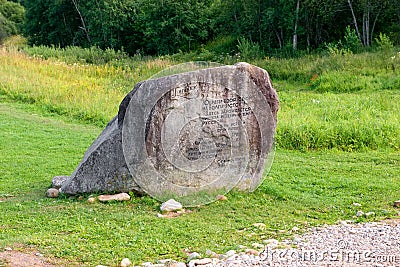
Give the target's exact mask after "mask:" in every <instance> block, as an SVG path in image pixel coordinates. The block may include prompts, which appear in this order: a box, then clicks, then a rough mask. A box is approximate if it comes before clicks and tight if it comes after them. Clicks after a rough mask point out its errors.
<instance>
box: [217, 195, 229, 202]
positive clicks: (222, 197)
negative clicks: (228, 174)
mask: <svg viewBox="0 0 400 267" xmlns="http://www.w3.org/2000/svg"><path fill="white" fill-rule="evenodd" d="M217 200H219V201H227V200H228V198H227V197H226V196H224V195H218V196H217Z"/></svg>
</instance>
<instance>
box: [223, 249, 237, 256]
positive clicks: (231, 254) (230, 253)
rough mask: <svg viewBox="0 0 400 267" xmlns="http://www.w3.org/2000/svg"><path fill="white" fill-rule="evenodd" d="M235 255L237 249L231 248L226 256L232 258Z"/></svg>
mask: <svg viewBox="0 0 400 267" xmlns="http://www.w3.org/2000/svg"><path fill="white" fill-rule="evenodd" d="M235 255H236V251H235V250H229V251H228V252H226V253H225V256H226V257H227V258H230V257H232V256H235Z"/></svg>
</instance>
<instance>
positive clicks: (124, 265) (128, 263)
mask: <svg viewBox="0 0 400 267" xmlns="http://www.w3.org/2000/svg"><path fill="white" fill-rule="evenodd" d="M131 265H132V262H131V261H130V260H129V259H128V258H125V259H123V260H122V261H121V264H120V265H119V266H121V267H128V266H131Z"/></svg>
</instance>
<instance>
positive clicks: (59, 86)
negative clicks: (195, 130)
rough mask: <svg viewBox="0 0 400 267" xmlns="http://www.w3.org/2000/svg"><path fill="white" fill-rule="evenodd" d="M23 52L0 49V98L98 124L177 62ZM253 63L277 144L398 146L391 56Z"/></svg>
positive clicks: (397, 62)
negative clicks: (275, 97) (272, 105)
mask: <svg viewBox="0 0 400 267" xmlns="http://www.w3.org/2000/svg"><path fill="white" fill-rule="evenodd" d="M26 50H27V51H28V52H29V53H30V56H29V55H27V54H26V53H22V52H20V51H18V50H17V49H10V48H3V49H2V50H0V73H1V74H2V75H0V95H3V96H5V97H7V98H9V99H14V100H16V101H22V102H27V103H35V105H36V106H39V107H41V109H42V110H44V111H48V112H53V113H58V114H61V115H65V116H68V117H72V118H75V119H78V120H80V121H83V122H87V123H91V124H95V125H99V126H104V125H105V124H106V123H107V122H108V121H109V120H110V119H111V118H112V117H113V116H115V114H116V113H117V109H118V105H119V103H120V102H121V100H122V99H123V97H124V96H125V95H126V93H127V92H129V91H130V90H131V89H132V88H133V86H134V85H135V84H136V83H137V82H139V81H141V80H145V79H147V78H149V77H151V76H152V75H154V74H155V73H157V72H158V71H160V70H161V69H163V68H165V67H168V66H170V65H173V64H174V62H178V61H177V60H170V59H160V58H146V59H143V58H131V59H128V58H124V57H122V58H119V57H118V56H116V59H115V60H113V61H112V60H110V59H108V61H107V63H106V64H100V65H96V64H86V63H85V64H81V63H79V64H78V63H71V62H72V61H73V60H78V62H81V61H82V60H79V58H72V59H71V55H79V54H80V53H79V52H78V51H83V52H81V53H82V54H83V55H82V56H81V58H83V59H85V58H86V57H88V56H87V54H89V55H91V53H95V52H96V53H100V52H99V51H97V50H93V51H94V52H93V51H92V50H91V49H86V50H82V49H81V50H77V49H76V48H74V49H72V48H70V50H72V51H70V50H68V49H64V50H62V51H59V50H56V49H54V48H50V49H48V50H46V49H45V48H44V47H39V48H37V49H33V48H26ZM40 51H46V53H44V54H46V56H45V58H47V60H44V59H42V58H41V57H40V56H38V54H35V53H39V52H40ZM109 53H111V52H104V54H105V55H106V56H103V57H104V58H110V57H111V56H110V55H109ZM116 55H118V54H116ZM99 57H100V58H102V56H101V55H99ZM63 59H65V60H66V61H67V62H70V63H69V64H67V63H65V62H64V61H62V60H63ZM386 59H387V60H386ZM385 60H386V61H388V62H386V61H385ZM83 61H85V62H86V61H87V60H86V59H85V60H83ZM254 63H255V64H257V65H259V66H261V67H264V68H265V69H267V70H268V71H269V72H270V74H271V77H272V78H273V82H274V85H275V87H276V88H277V90H278V92H279V96H280V99H281V102H282V105H281V110H280V112H279V114H278V116H279V121H280V123H279V126H278V132H277V145H278V147H280V148H283V149H298V150H324V149H332V148H335V149H339V150H344V151H354V150H356V151H362V150H365V149H377V148H388V149H399V144H400V122H399V120H400V118H399V116H398V115H397V114H398V112H399V110H400V101H399V100H400V93H399V89H400V80H399V79H400V78H399V77H400V67H397V66H400V54H398V53H397V52H395V51H393V52H392V53H389V54H388V53H387V52H385V51H383V52H376V53H363V54H356V55H335V56H315V55H314V56H305V57H303V58H299V59H276V58H275V59H274V58H267V59H264V60H260V59H258V60H255V62H254ZM388 64H389V65H391V66H392V67H388V66H389V65H388ZM343 88H344V89H343Z"/></svg>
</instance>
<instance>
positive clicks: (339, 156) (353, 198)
mask: <svg viewBox="0 0 400 267" xmlns="http://www.w3.org/2000/svg"><path fill="white" fill-rule="evenodd" d="M37 111H38V110H37V108H36V107H35V106H32V105H27V104H16V103H11V102H8V101H4V99H3V101H2V103H1V104H0V126H1V139H2V143H1V147H0V148H1V151H0V153H1V155H2V157H0V160H1V166H2V167H1V175H0V177H1V178H0V198H1V201H2V202H0V205H1V209H2V212H1V213H0V222H1V223H0V247H5V246H13V244H23V245H24V246H25V247H35V248H36V249H38V250H39V251H40V252H41V253H43V254H44V255H45V256H50V257H54V258H61V259H62V261H65V262H68V265H69V266H95V265H97V264H105V265H110V266H117V263H118V262H119V261H120V260H121V259H122V258H124V257H128V258H130V259H131V260H133V261H134V262H135V263H138V264H139V263H141V262H145V261H153V262H155V261H156V260H157V259H163V258H174V259H178V260H179V259H181V260H186V258H187V255H186V254H185V252H184V251H185V250H187V251H197V252H199V253H201V254H203V255H205V252H206V250H207V249H211V250H213V251H215V252H220V253H222V252H226V251H227V250H230V249H237V246H238V245H246V246H249V247H251V244H252V243H254V242H262V240H263V239H268V238H278V239H282V238H287V237H290V236H291V235H292V232H291V229H292V228H293V227H294V226H296V227H299V228H300V229H301V231H302V230H305V229H306V228H308V227H311V226H315V225H321V224H325V223H329V224H332V223H335V222H337V221H338V220H346V219H350V220H356V221H364V220H367V219H366V218H363V217H359V218H354V215H355V214H356V212H357V211H358V210H359V209H361V210H363V211H365V212H369V211H373V212H375V216H374V217H373V218H369V219H374V220H378V219H383V218H387V217H393V216H396V214H397V212H398V210H396V209H394V208H393V207H392V203H393V201H394V200H397V198H398V190H397V188H399V186H400V180H399V179H398V173H400V164H399V153H398V152H397V151H370V152H368V153H361V152H357V153H346V152H340V151H324V152H321V151H320V152H318V151H315V152H307V153H303V152H299V151H293V150H292V151H288V150H281V149H278V150H277V151H276V155H275V162H274V165H273V167H272V170H271V172H270V174H269V175H268V177H266V178H265V180H264V182H263V184H262V185H261V186H260V187H259V188H258V190H257V191H256V192H255V193H252V194H242V193H237V192H231V193H230V194H229V195H228V201H227V202H215V203H212V204H210V205H207V206H203V207H200V208H197V209H195V210H194V212H193V213H190V214H186V215H183V216H182V217H179V218H174V219H160V218H158V217H157V213H158V208H159V205H160V204H159V203H158V202H156V201H155V200H153V199H151V198H149V197H134V198H133V199H132V200H131V201H129V202H126V203H110V204H101V203H96V204H88V203H87V202H86V198H85V197H84V198H58V199H49V198H46V197H45V191H46V188H47V187H48V186H49V185H50V181H51V178H52V176H54V175H60V174H69V173H71V172H72V170H73V169H74V168H75V166H76V165H77V163H78V161H79V160H80V158H81V156H82V155H83V153H84V151H85V149H86V148H87V146H89V145H90V143H91V142H92V140H93V139H94V138H95V137H96V136H97V135H98V134H99V132H100V131H101V128H99V127H94V126H90V125H82V124H77V123H76V122H71V121H65V118H64V117H60V116H54V114H53V115H52V114H47V115H46V116H43V115H38V114H37ZM50 115H52V116H50ZM353 202H358V203H360V204H362V207H355V206H353V205H352V203H353ZM258 222H261V223H264V224H266V226H267V227H266V228H265V229H258V228H255V227H253V226H252V224H254V223H258ZM93 252H95V253H93Z"/></svg>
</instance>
